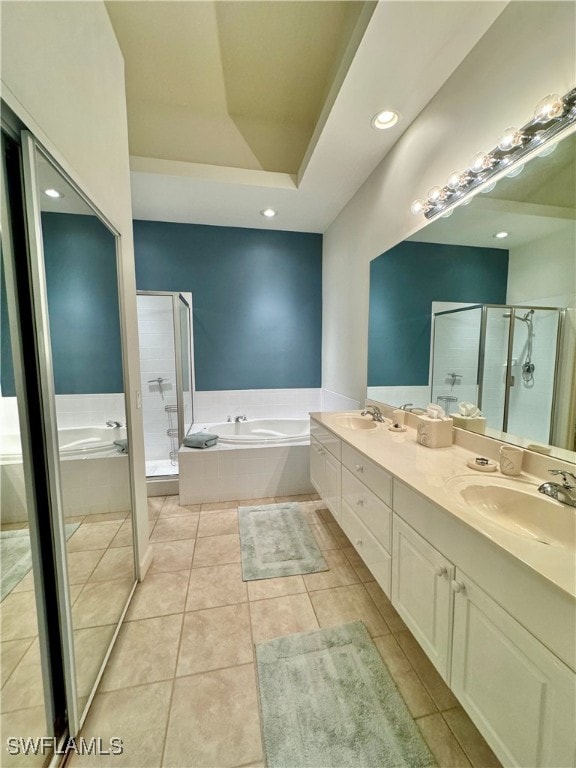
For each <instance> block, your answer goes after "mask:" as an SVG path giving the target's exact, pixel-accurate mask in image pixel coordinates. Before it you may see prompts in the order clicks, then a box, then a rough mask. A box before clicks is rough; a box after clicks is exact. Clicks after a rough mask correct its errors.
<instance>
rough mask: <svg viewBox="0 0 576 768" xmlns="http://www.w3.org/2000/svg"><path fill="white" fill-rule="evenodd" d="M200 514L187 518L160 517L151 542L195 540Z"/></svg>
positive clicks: (190, 515) (187, 516)
mask: <svg viewBox="0 0 576 768" xmlns="http://www.w3.org/2000/svg"><path fill="white" fill-rule="evenodd" d="M198 518H199V514H198V513H197V512H196V513H194V514H189V515H186V516H185V517H166V518H163V517H159V518H158V520H157V521H156V525H155V526H154V529H153V531H152V535H151V536H150V541H151V542H155V541H179V540H181V539H193V538H194V537H195V536H196V530H197V529H198Z"/></svg>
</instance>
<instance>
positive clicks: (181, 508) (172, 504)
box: [160, 496, 200, 519]
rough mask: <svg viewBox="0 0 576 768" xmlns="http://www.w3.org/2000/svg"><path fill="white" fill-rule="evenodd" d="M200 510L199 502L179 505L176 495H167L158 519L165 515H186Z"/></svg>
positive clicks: (194, 513)
mask: <svg viewBox="0 0 576 768" xmlns="http://www.w3.org/2000/svg"><path fill="white" fill-rule="evenodd" d="M199 512H200V504H186V505H184V504H183V505H180V503H179V497H178V496H168V497H167V498H166V501H165V502H164V504H163V506H162V509H161V510H160V519H163V518H165V517H186V516H188V515H196V514H198V513H199Z"/></svg>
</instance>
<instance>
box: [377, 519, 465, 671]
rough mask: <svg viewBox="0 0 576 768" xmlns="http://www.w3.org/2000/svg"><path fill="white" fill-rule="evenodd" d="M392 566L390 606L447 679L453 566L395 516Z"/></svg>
mask: <svg viewBox="0 0 576 768" xmlns="http://www.w3.org/2000/svg"><path fill="white" fill-rule="evenodd" d="M392 564H393V565H392V569H393V570H392V604H393V605H394V607H395V608H396V610H397V611H398V613H399V614H400V616H401V617H402V618H403V619H404V621H405V622H406V625H407V626H408V627H409V628H410V630H411V631H412V634H413V635H414V637H415V638H416V639H417V640H418V642H419V643H420V645H421V646H422V648H423V649H424V651H425V652H426V654H427V655H428V657H429V659H430V661H431V662H432V663H433V664H434V666H435V667H436V669H437V670H438V672H440V674H441V675H442V677H443V678H444V679H447V676H448V671H449V660H450V640H451V637H452V593H451V590H450V581H451V579H452V578H453V576H454V566H453V565H452V563H451V562H450V561H449V560H446V558H445V557H443V555H441V554H440V552H438V550H436V549H434V547H432V546H431V545H430V544H429V543H428V542H427V541H426V540H425V539H423V538H422V537H421V536H420V535H419V534H417V533H416V531H415V530H414V529H413V528H411V527H410V526H409V525H407V524H406V523H405V522H404V521H402V520H400V518H399V517H398V515H394V516H393V523H392Z"/></svg>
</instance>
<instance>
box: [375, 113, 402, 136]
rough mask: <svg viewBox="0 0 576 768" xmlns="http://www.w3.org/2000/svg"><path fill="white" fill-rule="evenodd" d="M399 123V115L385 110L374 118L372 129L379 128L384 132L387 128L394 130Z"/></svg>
mask: <svg viewBox="0 0 576 768" xmlns="http://www.w3.org/2000/svg"><path fill="white" fill-rule="evenodd" d="M397 122H398V113H397V112H392V110H391V109H385V110H383V111H382V112H378V114H377V115H374V117H373V118H372V127H373V128H378V129H379V130H381V131H383V130H385V129H386V128H392V126H393V125H396V123H397Z"/></svg>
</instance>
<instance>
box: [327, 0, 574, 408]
mask: <svg viewBox="0 0 576 768" xmlns="http://www.w3.org/2000/svg"><path fill="white" fill-rule="evenodd" d="M574 21H575V6H574V4H573V3H562V2H560V3H556V2H530V3H528V2H518V3H511V4H510V5H509V6H508V7H507V8H506V9H505V10H504V11H503V13H502V14H501V15H500V17H499V18H498V19H497V20H496V22H495V24H494V25H493V27H492V28H491V29H490V30H488V32H487V33H486V34H485V35H484V37H483V38H482V39H481V40H480V41H479V43H478V44H477V45H476V47H475V48H474V49H473V50H472V51H471V53H470V54H469V55H468V57H467V58H466V59H465V60H464V62H463V63H462V64H461V65H460V67H459V68H458V70H457V71H456V72H455V73H454V74H453V75H452V76H451V77H450V78H449V79H448V80H447V82H446V83H445V85H444V86H443V87H442V88H441V89H440V91H439V92H438V93H437V94H436V96H435V97H434V98H433V99H432V100H431V102H430V103H429V104H428V106H427V107H426V108H425V109H424V110H423V111H422V112H421V113H420V115H419V116H418V118H417V119H416V120H415V121H414V123H413V124H412V125H411V126H410V128H409V129H408V130H407V131H406V133H405V134H404V135H403V136H402V137H401V138H400V140H399V141H398V143H397V144H396V145H395V147H394V149H393V150H392V151H391V152H390V154H389V155H388V156H387V157H386V158H385V159H384V161H383V162H382V163H381V164H380V165H379V166H378V168H377V169H376V170H375V171H374V172H373V174H372V175H371V176H370V178H369V179H368V180H367V181H366V182H365V184H364V185H363V186H362V187H361V188H360V190H359V191H358V192H357V194H356V195H355V196H354V197H353V198H352V200H351V201H350V202H349V204H348V205H347V206H346V207H345V208H344V210H343V211H342V212H341V213H340V215H339V216H338V217H337V218H336V220H335V221H334V222H333V224H332V225H331V226H330V228H329V229H328V230H327V232H326V234H325V236H324V260H323V280H324V287H323V329H324V331H323V359H322V386H323V387H326V388H328V389H330V390H332V391H334V392H339V393H341V394H343V395H347V396H348V397H351V398H355V399H359V400H363V398H364V397H365V393H366V371H367V341H368V298H369V262H370V261H371V260H372V259H374V258H376V257H377V256H379V255H380V254H381V253H383V252H384V251H386V250H388V249H389V248H391V247H392V246H393V245H395V244H397V243H398V242H400V241H402V240H404V239H405V238H406V237H407V236H408V235H410V234H411V233H412V232H414V231H416V230H417V229H419V228H420V227H421V226H422V225H423V223H424V222H423V220H422V218H421V217H419V218H416V217H415V216H413V215H412V213H411V212H410V204H411V202H412V200H413V199H414V198H416V197H422V196H424V195H425V193H426V191H427V190H428V189H429V188H430V187H431V186H433V185H435V184H441V183H443V182H444V180H445V179H446V178H447V177H448V175H449V174H450V173H451V172H452V171H453V170H455V169H457V168H464V167H466V166H467V165H468V164H469V162H470V160H471V158H472V157H473V155H474V154H475V153H476V152H478V151H479V150H481V149H484V150H487V149H489V148H490V147H492V146H494V144H495V143H496V141H497V139H498V137H499V135H500V134H501V133H502V131H503V130H504V128H506V127H507V126H509V125H522V124H523V123H525V122H526V121H527V120H528V119H530V117H531V115H532V112H533V109H534V106H535V105H536V103H537V102H538V101H539V99H541V98H542V97H543V96H545V95H546V94H548V93H553V92H556V93H560V94H564V93H566V92H567V91H568V90H569V89H570V88H572V87H573V86H574V61H575V42H574ZM415 279H418V277H417V276H415Z"/></svg>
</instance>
